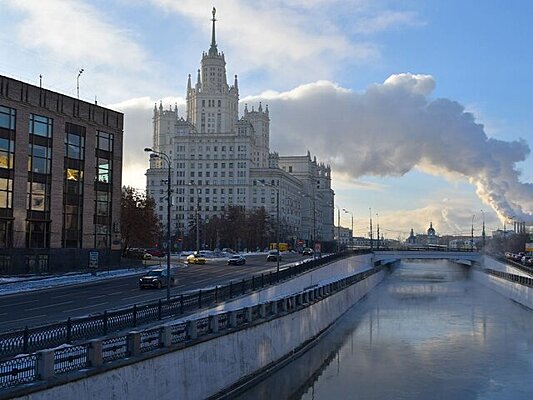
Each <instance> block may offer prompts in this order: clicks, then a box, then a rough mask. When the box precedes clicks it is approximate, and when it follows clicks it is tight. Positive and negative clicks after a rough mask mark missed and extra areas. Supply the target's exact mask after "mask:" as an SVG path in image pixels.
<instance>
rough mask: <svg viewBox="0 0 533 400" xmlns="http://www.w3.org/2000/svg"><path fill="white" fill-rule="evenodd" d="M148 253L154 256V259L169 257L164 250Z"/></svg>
mask: <svg viewBox="0 0 533 400" xmlns="http://www.w3.org/2000/svg"><path fill="white" fill-rule="evenodd" d="M146 252H147V253H148V254H150V255H152V256H153V257H165V256H166V255H167V253H166V252H165V251H164V250H160V249H148V250H146Z"/></svg>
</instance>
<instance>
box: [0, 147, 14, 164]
mask: <svg viewBox="0 0 533 400" xmlns="http://www.w3.org/2000/svg"><path fill="white" fill-rule="evenodd" d="M12 164H13V163H12V160H11V157H10V156H9V153H6V152H5V151H0V168H11V167H12Z"/></svg>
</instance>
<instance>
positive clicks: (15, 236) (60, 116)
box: [0, 75, 124, 275]
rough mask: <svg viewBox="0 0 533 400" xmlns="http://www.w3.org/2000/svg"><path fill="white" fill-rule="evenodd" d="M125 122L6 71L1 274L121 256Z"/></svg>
mask: <svg viewBox="0 0 533 400" xmlns="http://www.w3.org/2000/svg"><path fill="white" fill-rule="evenodd" d="M123 122H124V116H123V114H122V113H119V112H116V111H113V110H109V109H106V108H103V107H100V106H98V105H96V104H91V103H88V102H84V101H80V100H79V99H75V98H72V97H69V96H65V95H63V94H60V93H56V92H53V91H50V90H46V89H44V88H40V87H37V86H33V85H29V84H27V83H24V82H21V81H18V80H15V79H11V78H8V77H5V76H2V75H0V274H4V275H5V274H26V273H46V272H64V271H70V270H80V269H84V268H86V267H87V266H88V260H89V252H93V256H94V252H95V251H98V262H99V265H100V266H102V265H106V264H107V265H109V264H116V263H118V262H119V260H120V226H119V223H120V200H121V179H122V136H123Z"/></svg>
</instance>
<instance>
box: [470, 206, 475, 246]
mask: <svg viewBox="0 0 533 400" xmlns="http://www.w3.org/2000/svg"><path fill="white" fill-rule="evenodd" d="M475 217H476V214H474V215H472V229H471V230H470V250H472V251H474V218H475Z"/></svg>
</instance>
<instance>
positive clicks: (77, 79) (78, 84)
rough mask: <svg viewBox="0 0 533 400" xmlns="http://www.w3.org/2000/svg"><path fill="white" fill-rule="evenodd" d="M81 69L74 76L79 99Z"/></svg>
mask: <svg viewBox="0 0 533 400" xmlns="http://www.w3.org/2000/svg"><path fill="white" fill-rule="evenodd" d="M83 71H84V69H83V68H82V69H80V72H78V77H77V78H76V93H77V95H78V100H79V99H80V75H81V74H83ZM145 150H146V149H145Z"/></svg>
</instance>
